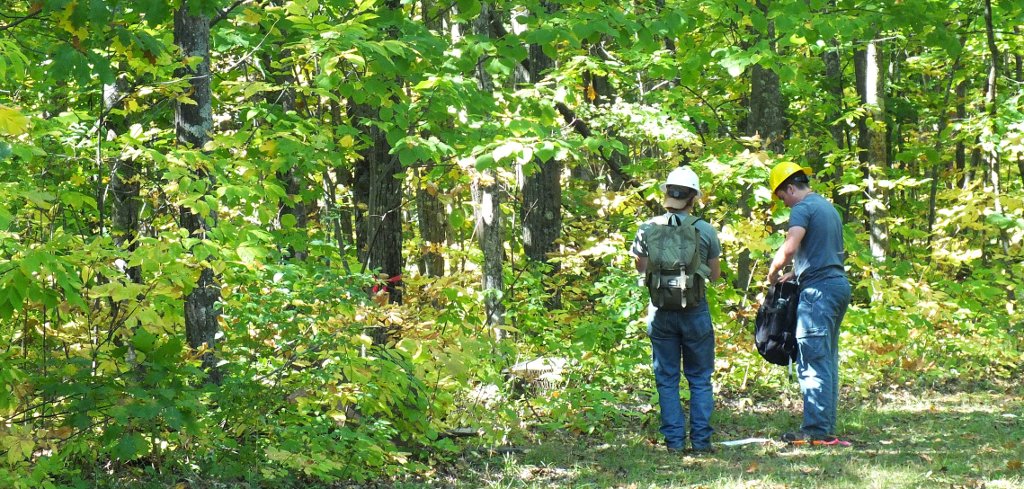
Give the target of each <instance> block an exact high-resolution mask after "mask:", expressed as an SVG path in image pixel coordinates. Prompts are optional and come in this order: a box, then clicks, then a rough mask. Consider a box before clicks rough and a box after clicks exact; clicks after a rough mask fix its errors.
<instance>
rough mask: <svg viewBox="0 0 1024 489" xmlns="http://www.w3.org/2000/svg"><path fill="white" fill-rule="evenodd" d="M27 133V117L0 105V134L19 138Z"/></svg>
mask: <svg viewBox="0 0 1024 489" xmlns="http://www.w3.org/2000/svg"><path fill="white" fill-rule="evenodd" d="M27 132H28V117H25V116H24V115H22V114H21V112H19V111H17V110H15V109H12V108H10V107H7V106H4V105H0V134H9V135H11V136H19V135H22V134H25V133H27Z"/></svg>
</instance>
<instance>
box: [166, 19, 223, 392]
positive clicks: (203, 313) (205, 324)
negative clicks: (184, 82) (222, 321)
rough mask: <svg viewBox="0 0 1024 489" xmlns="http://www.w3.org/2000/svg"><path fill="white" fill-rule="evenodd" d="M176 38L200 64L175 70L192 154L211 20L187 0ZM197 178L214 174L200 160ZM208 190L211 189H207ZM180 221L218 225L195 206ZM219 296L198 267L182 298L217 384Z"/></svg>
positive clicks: (206, 128)
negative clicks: (186, 94)
mask: <svg viewBox="0 0 1024 489" xmlns="http://www.w3.org/2000/svg"><path fill="white" fill-rule="evenodd" d="M174 42H175V44H177V45H178V47H179V48H180V49H181V52H182V55H183V56H186V57H198V58H199V59H200V61H199V63H197V64H196V65H194V66H189V67H186V68H182V69H181V70H179V73H178V76H181V77H185V78H187V79H188V82H189V85H190V89H191V93H190V98H191V99H192V100H193V101H194V102H195V103H194V104H184V103H180V102H179V103H177V104H175V111H174V125H175V133H176V135H177V140H178V143H179V144H180V145H181V146H183V147H185V148H188V149H191V150H194V151H196V152H200V153H201V152H202V151H203V147H204V146H205V145H206V143H207V142H208V141H209V140H210V131H211V130H212V129H213V97H212V94H211V91H210V75H211V74H210V19H209V17H207V16H205V15H203V14H198V15H193V14H192V13H191V12H190V11H189V7H188V3H185V4H183V5H182V6H181V8H180V9H179V10H177V11H176V12H175V13H174ZM193 173H194V176H195V178H196V179H197V180H207V181H208V182H209V183H210V186H211V187H212V185H213V184H214V183H215V182H214V177H213V175H212V174H210V172H209V170H208V169H206V168H205V167H204V166H203V164H202V163H200V164H198V165H197V167H196V168H195V169H194V170H193ZM208 188H209V187H208ZM180 214H181V225H182V227H184V228H185V229H187V230H188V231H189V234H190V235H191V236H193V237H196V238H200V239H203V238H205V237H206V233H207V232H208V231H209V230H210V228H211V227H212V226H214V225H215V224H216V213H214V212H211V213H210V215H207V216H203V215H199V214H196V213H195V211H194V209H192V208H189V207H182V208H181V209H180ZM219 299H220V286H219V284H218V283H217V280H216V277H215V276H214V273H213V269H212V268H210V267H209V266H202V268H201V270H200V272H199V279H198V280H197V281H196V286H195V288H194V289H192V291H191V292H189V294H188V296H187V297H186V298H185V337H186V339H187V340H188V344H189V346H191V347H192V348H197V349H198V348H202V347H203V346H204V345H205V347H206V348H207V351H206V353H204V354H203V356H202V359H203V367H204V369H205V370H206V372H207V380H208V381H210V382H213V383H216V384H219V383H220V373H219V371H218V369H217V367H216V358H215V356H214V353H213V352H214V350H215V349H216V344H217V340H216V338H217V328H218V326H217V320H218V317H219V315H220V313H219V312H218V310H217V307H216V304H217V301H218V300H219Z"/></svg>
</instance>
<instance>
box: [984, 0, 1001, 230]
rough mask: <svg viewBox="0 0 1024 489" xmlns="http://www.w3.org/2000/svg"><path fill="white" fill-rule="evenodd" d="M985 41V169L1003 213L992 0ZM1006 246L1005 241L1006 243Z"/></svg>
mask: <svg viewBox="0 0 1024 489" xmlns="http://www.w3.org/2000/svg"><path fill="white" fill-rule="evenodd" d="M985 41H986V44H987V46H988V54H989V65H988V80H987V83H986V84H985V107H986V112H987V113H988V124H989V127H988V133H989V134H988V136H989V140H990V141H991V147H990V148H989V149H987V150H985V151H984V159H985V171H986V172H987V173H988V180H989V184H990V185H991V186H992V192H993V194H994V196H995V211H996V212H999V213H1002V212H1003V207H1002V202H1001V200H1002V199H1001V193H1002V190H1001V188H1002V185H1001V182H1000V181H999V178H1000V174H999V173H1000V170H999V165H1000V161H999V160H1000V155H999V145H998V144H997V143H996V140H997V139H998V137H999V127H998V125H997V123H996V116H997V114H998V105H997V104H996V100H997V98H996V96H997V92H998V85H999V61H1000V60H999V47H998V46H996V38H995V30H994V28H993V27H992V0H985ZM1004 248H1005V243H1004Z"/></svg>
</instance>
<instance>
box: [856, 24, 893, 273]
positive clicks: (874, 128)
mask: <svg viewBox="0 0 1024 489" xmlns="http://www.w3.org/2000/svg"><path fill="white" fill-rule="evenodd" d="M854 59H855V65H856V73H857V91H858V93H859V94H860V96H861V102H862V103H863V104H864V105H865V106H866V107H867V112H868V113H867V114H866V115H865V116H864V117H862V118H861V119H860V120H859V121H858V122H857V125H858V128H859V134H860V137H859V138H858V141H857V146H858V149H859V150H858V155H859V157H860V161H861V165H862V166H861V171H862V172H863V174H864V185H865V190H864V191H865V193H866V194H867V201H866V202H865V204H864V212H865V214H867V216H868V235H869V241H870V247H871V256H872V257H873V258H874V259H875V261H876V262H878V263H881V262H884V261H885V259H886V255H887V254H888V241H889V236H888V230H887V229H886V226H885V214H886V210H887V208H888V202H887V198H886V195H885V193H884V192H883V191H882V189H880V188H879V187H878V184H877V180H878V178H879V177H882V176H884V174H883V168H882V165H883V164H884V163H885V161H886V159H887V155H888V149H887V148H886V137H885V134H886V131H885V127H884V126H885V119H884V116H883V113H884V98H883V93H884V87H885V76H884V75H885V71H884V69H883V67H884V64H883V63H882V55H881V53H880V48H879V46H878V43H877V42H876V41H871V42H869V43H868V45H867V48H866V49H864V50H862V51H858V52H857V53H855V55H854Z"/></svg>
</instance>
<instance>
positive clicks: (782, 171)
mask: <svg viewBox="0 0 1024 489" xmlns="http://www.w3.org/2000/svg"><path fill="white" fill-rule="evenodd" d="M797 172H804V174H805V175H810V174H811V173H813V172H812V171H811V169H810V167H806V166H800V165H798V164H796V163H793V162H792V161H783V162H782V163H779V164H777V165H775V166H774V167H772V172H771V174H769V175H768V186H769V187H771V189H772V195H775V191H776V190H778V189H779V185H782V182H785V181H786V179H787V178H789V177H791V176H793V175H794V174H796V173H797Z"/></svg>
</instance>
